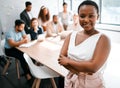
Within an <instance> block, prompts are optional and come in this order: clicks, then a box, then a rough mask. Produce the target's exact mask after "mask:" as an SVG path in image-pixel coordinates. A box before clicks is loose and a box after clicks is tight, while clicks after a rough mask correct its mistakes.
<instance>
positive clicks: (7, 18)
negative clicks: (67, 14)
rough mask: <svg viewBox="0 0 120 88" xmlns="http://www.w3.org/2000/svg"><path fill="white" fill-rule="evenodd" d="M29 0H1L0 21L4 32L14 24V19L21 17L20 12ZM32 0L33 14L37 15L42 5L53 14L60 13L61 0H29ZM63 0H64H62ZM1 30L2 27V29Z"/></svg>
mask: <svg viewBox="0 0 120 88" xmlns="http://www.w3.org/2000/svg"><path fill="white" fill-rule="evenodd" d="M26 1H28V0H1V3H0V23H1V27H0V28H2V30H3V32H6V31H7V30H9V29H10V28H11V27H13V26H14V21H15V20H16V19H19V14H20V13H21V12H22V11H23V10H24V9H25V2H26ZM29 1H31V2H32V7H33V8H32V12H33V16H34V17H37V15H38V13H39V10H40V7H41V6H42V5H45V6H46V7H48V9H49V10H50V14H51V16H52V15H53V14H57V13H58V9H59V8H58V6H59V5H58V4H59V2H58V1H59V0H29ZM61 1H62V0H61ZM0 30H1V29H0Z"/></svg>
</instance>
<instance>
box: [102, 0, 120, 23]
mask: <svg viewBox="0 0 120 88" xmlns="http://www.w3.org/2000/svg"><path fill="white" fill-rule="evenodd" d="M101 23H106V24H117V25H118V24H119V25H120V0H102V10H101Z"/></svg>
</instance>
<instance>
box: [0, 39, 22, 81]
mask: <svg viewBox="0 0 120 88" xmlns="http://www.w3.org/2000/svg"><path fill="white" fill-rule="evenodd" d="M4 44H5V39H3V40H1V49H2V53H3V55H4V56H5V57H6V58H7V63H6V65H5V66H4V69H3V72H2V75H5V73H6V71H7V69H8V67H9V65H10V64H11V59H15V64H16V71H17V77H18V79H20V71H19V62H18V59H16V58H14V57H11V56H7V55H5V50H4Z"/></svg>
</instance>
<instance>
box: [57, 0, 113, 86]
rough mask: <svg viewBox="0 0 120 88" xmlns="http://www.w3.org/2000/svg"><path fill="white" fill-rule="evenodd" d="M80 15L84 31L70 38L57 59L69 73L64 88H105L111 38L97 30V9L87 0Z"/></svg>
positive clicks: (80, 9) (69, 36) (80, 6)
mask: <svg viewBox="0 0 120 88" xmlns="http://www.w3.org/2000/svg"><path fill="white" fill-rule="evenodd" d="M78 14H79V22H80V25H81V27H82V28H83V30H82V31H79V32H77V31H74V32H72V33H71V34H70V35H68V36H67V38H66V40H65V42H64V44H63V47H62V50H61V53H60V57H59V59H58V61H59V64H60V65H63V66H64V67H65V68H66V69H68V70H69V73H68V75H67V76H66V77H65V86H64V88H105V86H104V83H103V74H102V71H103V68H104V67H105V63H106V60H107V58H108V55H109V53H110V47H111V46H110V41H109V39H108V37H107V36H106V35H104V34H102V33H100V32H99V31H98V30H96V28H95V23H96V21H97V19H98V17H99V9H98V5H97V4H96V3H95V2H94V1H91V0H85V1H83V2H82V3H81V4H80V5H79V7H78Z"/></svg>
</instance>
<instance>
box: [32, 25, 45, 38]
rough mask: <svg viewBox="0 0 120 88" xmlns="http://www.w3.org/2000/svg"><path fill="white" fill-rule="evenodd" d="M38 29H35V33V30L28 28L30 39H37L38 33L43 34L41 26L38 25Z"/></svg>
mask: <svg viewBox="0 0 120 88" xmlns="http://www.w3.org/2000/svg"><path fill="white" fill-rule="evenodd" d="M38 29H39V30H38V31H37V33H36V32H34V29H30V36H31V40H35V39H37V36H38V35H39V34H43V29H42V28H41V27H38Z"/></svg>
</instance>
